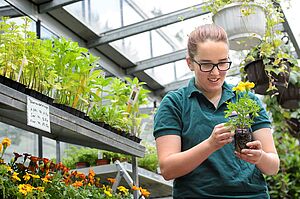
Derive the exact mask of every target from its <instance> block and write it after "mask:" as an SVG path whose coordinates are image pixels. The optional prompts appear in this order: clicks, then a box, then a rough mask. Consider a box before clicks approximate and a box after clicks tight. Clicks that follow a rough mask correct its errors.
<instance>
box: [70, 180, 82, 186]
mask: <svg viewBox="0 0 300 199" xmlns="http://www.w3.org/2000/svg"><path fill="white" fill-rule="evenodd" d="M82 182H83V180H82V181H75V182H74V183H73V184H72V186H73V187H76V188H78V187H81V186H82V185H83V183H82Z"/></svg>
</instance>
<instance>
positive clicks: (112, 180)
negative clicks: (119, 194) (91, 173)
mask: <svg viewBox="0 0 300 199" xmlns="http://www.w3.org/2000/svg"><path fill="white" fill-rule="evenodd" d="M107 180H108V181H109V182H110V183H112V184H114V183H115V182H116V179H115V178H107Z"/></svg>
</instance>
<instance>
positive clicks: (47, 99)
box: [25, 88, 54, 105]
mask: <svg viewBox="0 0 300 199" xmlns="http://www.w3.org/2000/svg"><path fill="white" fill-rule="evenodd" d="M25 93H26V94H27V95H29V96H31V97H34V98H36V99H38V100H40V101H42V102H45V103H47V104H50V105H53V101H54V99H53V98H51V97H49V96H47V95H44V94H43V93H40V92H39V91H36V90H33V89H29V88H26V90H25Z"/></svg>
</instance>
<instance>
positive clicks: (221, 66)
mask: <svg viewBox="0 0 300 199" xmlns="http://www.w3.org/2000/svg"><path fill="white" fill-rule="evenodd" d="M193 61H194V62H195V63H196V64H198V65H199V67H200V70H201V71H202V72H211V71H212V70H213V69H214V68H215V67H217V69H218V70H219V71H227V70H229V69H230V66H231V64H232V62H231V61H222V62H219V63H217V64H213V63H199V62H197V61H196V60H193Z"/></svg>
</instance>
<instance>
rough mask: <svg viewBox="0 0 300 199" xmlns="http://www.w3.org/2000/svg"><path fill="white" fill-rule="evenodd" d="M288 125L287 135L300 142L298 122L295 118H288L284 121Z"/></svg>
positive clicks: (299, 123) (299, 121) (299, 125)
mask: <svg viewBox="0 0 300 199" xmlns="http://www.w3.org/2000/svg"><path fill="white" fill-rule="evenodd" d="M286 123H287V124H288V128H289V133H290V134H291V135H292V136H293V137H294V138H297V139H298V140H300V120H299V119H297V118H290V119H288V120H286Z"/></svg>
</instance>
